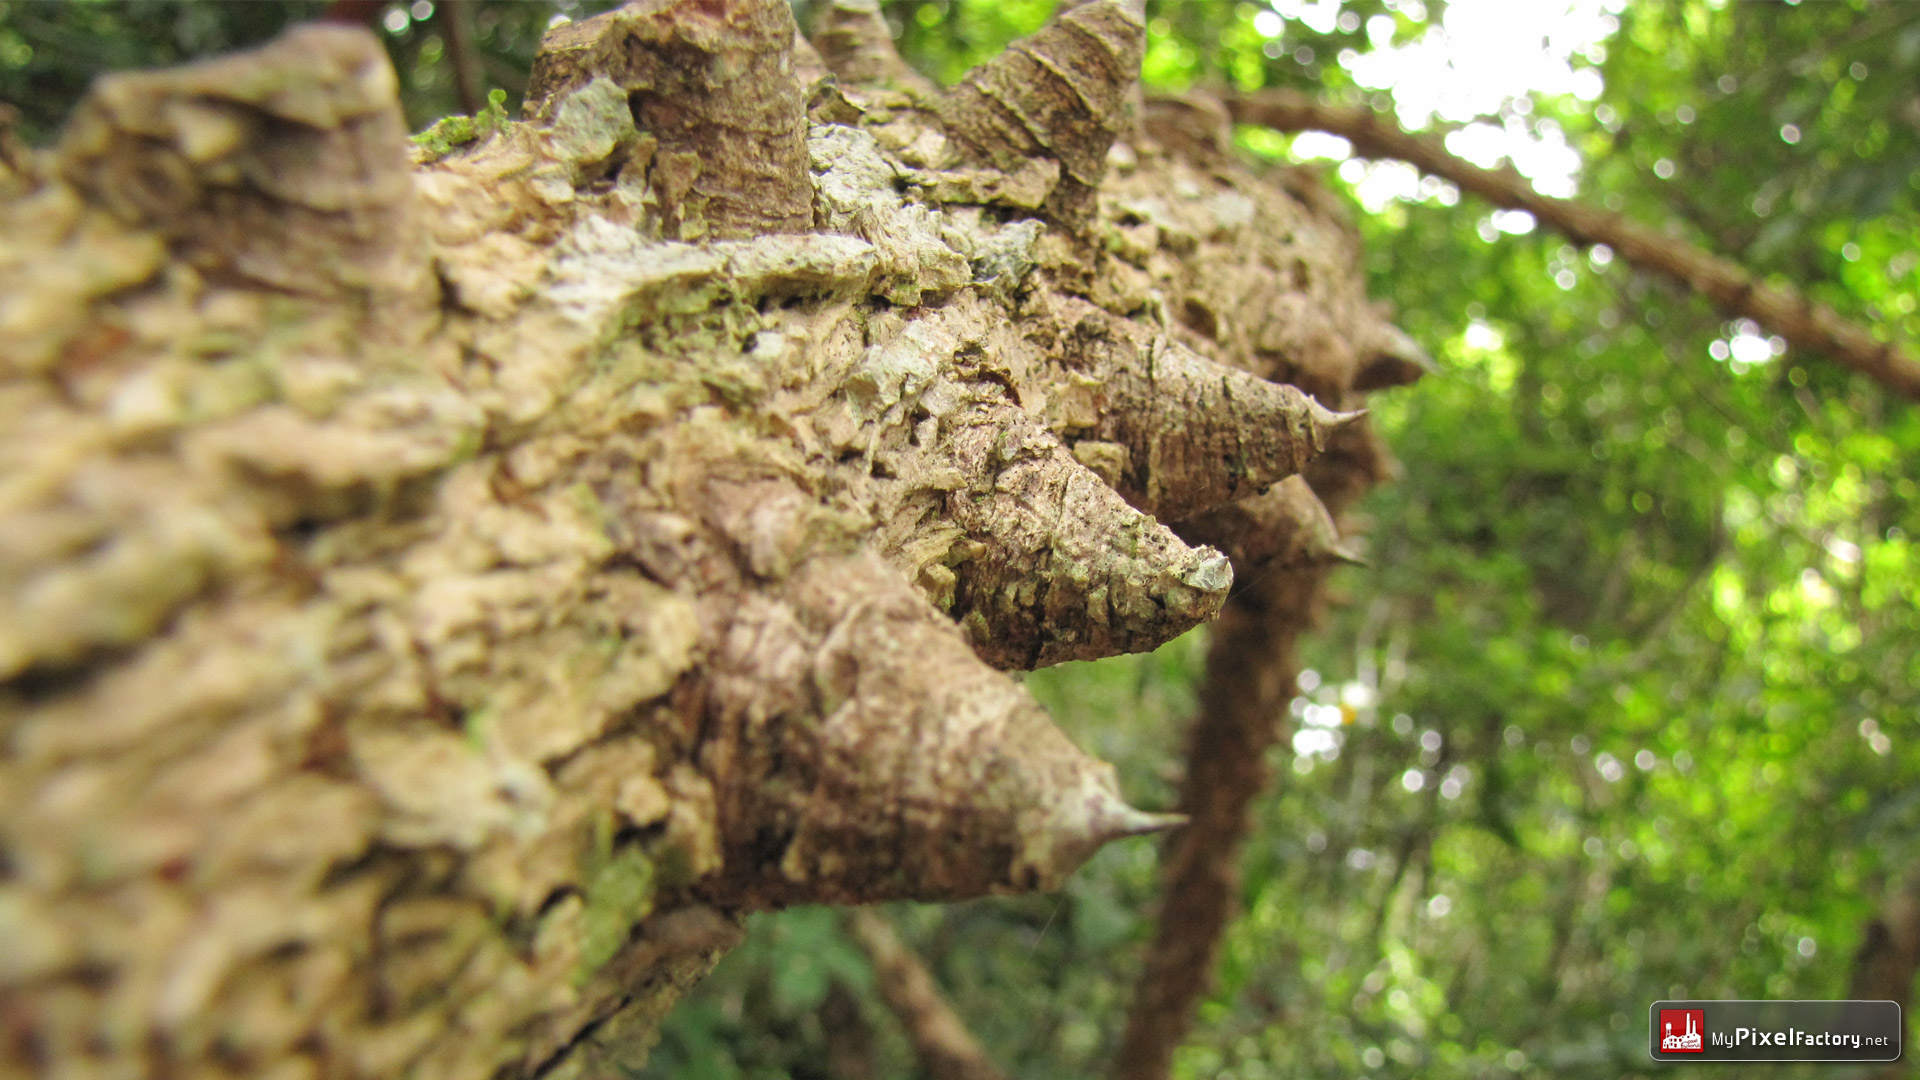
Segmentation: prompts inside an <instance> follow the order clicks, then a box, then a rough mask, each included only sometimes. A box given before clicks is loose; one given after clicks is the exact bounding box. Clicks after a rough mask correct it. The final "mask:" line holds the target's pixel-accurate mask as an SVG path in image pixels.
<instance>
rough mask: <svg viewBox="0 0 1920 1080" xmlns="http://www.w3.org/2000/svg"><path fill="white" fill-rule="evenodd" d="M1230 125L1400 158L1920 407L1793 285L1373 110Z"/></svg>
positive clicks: (1312, 102) (1912, 384)
mask: <svg viewBox="0 0 1920 1080" xmlns="http://www.w3.org/2000/svg"><path fill="white" fill-rule="evenodd" d="M1227 106H1228V108H1229V109H1230V110H1231V111H1232V113H1233V118H1234V119H1235V120H1236V121H1238V122H1240V123H1243V124H1255V125H1259V126H1261V127H1268V128H1272V129H1274V130H1276V131H1325V132H1329V133H1331V134H1334V135H1339V136H1341V137H1343V138H1345V139H1347V140H1348V141H1350V142H1352V143H1353V149H1354V152H1355V153H1357V154H1359V155H1360V156H1362V157H1378V158H1394V159H1397V160H1400V161H1404V162H1407V163H1408V164H1410V165H1413V166H1414V167H1416V168H1418V169H1420V170H1421V171H1423V172H1428V173H1432V174H1433V175H1435V176H1439V177H1443V178H1445V179H1447V180H1451V181H1453V182H1454V183H1456V184H1458V185H1460V187H1461V188H1462V189H1463V190H1465V191H1467V192H1470V193H1472V194H1474V195H1478V196H1479V197H1481V198H1483V199H1485V200H1487V201H1488V202H1490V203H1492V204H1494V205H1495V206H1501V207H1506V208H1508V209H1513V210H1525V211H1527V212H1528V213H1530V214H1532V215H1533V216H1534V217H1536V218H1538V219H1540V221H1541V222H1543V223H1545V224H1546V225H1547V226H1548V227H1549V228H1552V229H1554V230H1556V231H1558V232H1560V233H1562V234H1564V235H1565V236H1566V237H1567V238H1568V239H1571V240H1573V241H1574V242H1575V243H1580V244H1606V245H1607V246H1608V247H1611V248H1612V249H1613V250H1615V251H1617V252H1619V253H1620V257H1621V258H1623V259H1625V260H1627V261H1628V262H1629V263H1632V264H1633V265H1634V266H1638V267H1640V268H1641V269H1643V270H1649V271H1652V272H1654V273H1657V274H1661V275H1664V276H1666V277H1667V278H1670V279H1672V280H1673V281H1676V282H1678V283H1680V284H1681V285H1684V286H1686V287H1687V288H1689V289H1692V290H1693V291H1694V292H1697V293H1699V294H1700V295H1702V296H1704V297H1706V298H1707V299H1708V300H1709V301H1711V302H1712V303H1713V305H1714V306H1715V307H1717V308H1719V309H1720V310H1721V311H1722V312H1723V313H1725V314H1727V315H1738V316H1743V317H1745V318H1749V319H1752V320H1753V321H1754V322H1756V323H1759V324H1760V325H1761V326H1763V327H1766V328H1767V329H1768V330H1769V331H1771V332H1773V333H1776V334H1779V335H1780V336H1781V337H1782V338H1784V339H1785V340H1786V342H1787V343H1788V344H1789V345H1792V346H1794V347H1795V348H1800V349H1807V350H1809V351H1811V352H1815V353H1819V354H1820V355H1823V356H1825V357H1827V358H1828V359H1830V360H1832V361H1834V362H1835V363H1838V364H1840V365H1842V366H1844V367H1848V368H1851V369H1853V370H1854V371H1857V372H1859V373H1860V374H1862V375H1865V376H1867V377H1868V378H1870V379H1873V380H1874V381H1875V382H1878V383H1880V384H1881V385H1882V386H1884V387H1886V388H1887V389H1888V390H1891V391H1892V392H1893V393H1895V394H1898V395H1899V396H1901V397H1903V398H1907V399H1909V400H1920V358H1916V357H1915V356H1914V355H1913V353H1912V352H1911V351H1910V350H1908V349H1905V348H1902V347H1901V346H1900V345H1899V344H1897V343H1895V342H1893V341H1889V340H1882V339H1880V338H1879V337H1876V336H1875V335H1874V333H1873V332H1872V331H1871V330H1869V329H1868V328H1866V327H1864V326H1861V325H1860V324H1859V323H1856V322H1853V321H1851V320H1849V319H1846V318H1844V317H1843V316H1841V315H1840V314H1839V313H1838V312H1836V311H1834V310H1833V309H1832V308H1830V307H1828V306H1827V305H1825V304H1822V303H1817V302H1815V301H1813V300H1812V299H1810V298H1808V297H1807V296H1805V295H1803V294H1802V293H1801V292H1800V291H1799V290H1797V289H1795V288H1793V287H1792V286H1791V285H1785V284H1777V283H1773V282H1766V281H1761V280H1758V279H1756V278H1755V277H1754V276H1753V274H1752V273H1750V272H1749V271H1748V270H1746V269H1745V268H1744V267H1742V266H1739V265H1738V264H1736V263H1733V262H1731V261H1729V260H1727V259H1724V258H1721V257H1720V256H1717V255H1714V254H1712V253H1711V252H1707V251H1703V250H1701V249H1700V248H1697V247H1694V246H1693V245H1691V244H1687V243H1684V242H1682V241H1679V240H1676V239H1675V238H1673V237H1671V236H1667V235H1665V234H1663V233H1660V232H1658V231H1657V230H1654V229H1649V228H1647V227H1646V226H1644V225H1641V224H1639V223H1637V222H1634V221H1630V220H1628V219H1626V218H1624V217H1621V216H1620V215H1618V214H1610V213H1607V212H1605V211H1603V210H1598V209H1595V208H1593V207H1590V206H1583V205H1581V204H1580V203H1577V202H1574V201H1572V200H1570V199H1556V198H1554V197H1552V196H1549V195H1542V194H1540V193H1539V192H1538V191H1535V190H1534V189H1533V185H1532V184H1530V183H1529V182H1528V181H1527V179H1526V178H1525V177H1523V176H1521V175H1520V174H1519V173H1518V172H1515V171H1514V170H1513V169H1511V168H1506V169H1499V170H1494V169H1482V168H1480V167H1479V166H1477V165H1474V164H1472V163H1471V162H1468V161H1463V160H1461V159H1460V158H1458V157H1456V156H1454V155H1453V154H1450V153H1448V152H1447V149H1446V146H1445V145H1444V144H1443V143H1442V142H1441V141H1440V140H1439V139H1437V138H1434V137H1432V136H1428V135H1415V134H1412V133H1409V132H1407V131H1404V130H1402V129H1401V128H1400V126H1399V125H1398V124H1395V123H1394V122H1393V121H1392V120H1391V119H1388V118H1386V117H1382V116H1380V115H1378V114H1376V113H1375V112H1373V110H1371V109H1367V108H1361V107H1354V106H1341V105H1329V104H1327V103H1325V102H1322V101H1318V100H1316V99H1315V98H1313V97H1312V96H1310V95H1307V94H1303V93H1300V92H1299V91H1295V90H1282V89H1270V90H1260V91H1256V92H1253V93H1248V94H1234V95H1228V97H1227Z"/></svg>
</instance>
